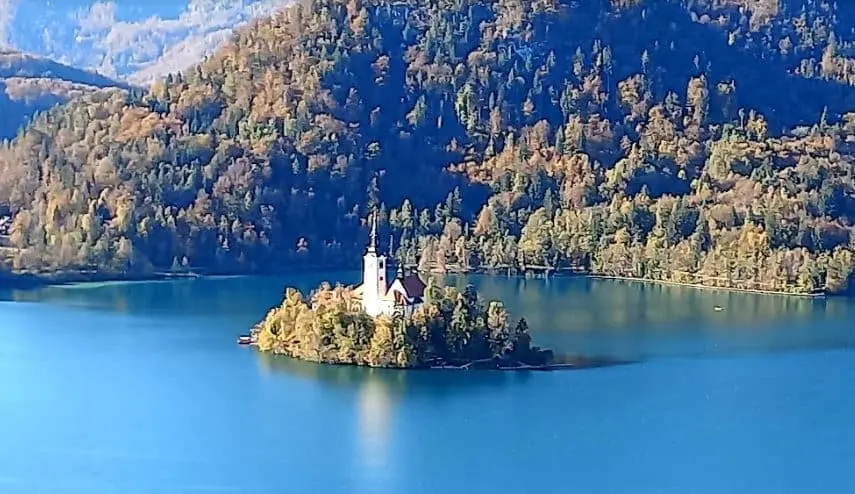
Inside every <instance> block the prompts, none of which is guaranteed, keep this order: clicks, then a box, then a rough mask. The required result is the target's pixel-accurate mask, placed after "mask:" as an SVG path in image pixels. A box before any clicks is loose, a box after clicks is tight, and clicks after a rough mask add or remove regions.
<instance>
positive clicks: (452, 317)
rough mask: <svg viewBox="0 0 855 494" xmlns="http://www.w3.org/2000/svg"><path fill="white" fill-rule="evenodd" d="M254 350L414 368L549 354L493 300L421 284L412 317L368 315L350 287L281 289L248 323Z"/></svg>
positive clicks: (513, 362)
mask: <svg viewBox="0 0 855 494" xmlns="http://www.w3.org/2000/svg"><path fill="white" fill-rule="evenodd" d="M252 339H253V341H254V342H255V345H256V346H257V347H258V349H259V350H261V351H262V352H273V353H276V354H280V355H287V356H289V357H295V358H300V359H303V360H310V361H314V362H323V363H336V364H353V365H364V366H370V367H396V368H418V367H426V366H447V365H458V366H459V365H470V364H472V363H476V362H479V361H485V360H494V361H495V362H497V364H503V365H508V366H518V365H520V364H523V365H545V364H547V363H548V359H549V358H550V356H551V352H549V351H546V350H540V349H538V348H536V347H532V346H531V336H530V335H529V332H528V325H527V324H526V322H525V319H520V320H519V321H518V322H517V323H516V324H515V325H513V326H512V325H511V324H510V322H509V316H508V313H507V311H506V310H505V308H504V306H503V305H502V303H501V302H498V301H490V302H488V303H486V304H485V303H484V302H483V301H482V300H480V299H479V297H478V294H477V292H476V291H475V289H474V288H473V287H472V286H471V285H469V286H467V287H466V288H465V289H464V290H462V291H461V290H458V289H456V288H454V287H445V288H439V287H437V286H435V285H433V284H429V285H428V288H427V290H426V292H425V302H424V304H423V305H422V306H420V307H419V308H417V309H416V310H415V312H414V313H413V315H412V316H410V317H403V316H395V317H391V318H390V317H387V316H385V315H382V316H380V317H377V318H374V317H371V316H369V315H368V314H366V313H365V311H363V310H362V305H361V303H360V301H359V298H358V297H356V296H355V295H354V293H353V290H352V289H349V288H345V287H342V286H336V287H331V286H330V285H328V284H325V285H323V286H321V287H320V288H319V289H318V290H315V291H314V292H313V293H312V294H311V295H310V296H309V297H304V296H303V295H302V294H301V293H300V292H299V291H298V290H296V289H293V288H289V289H287V290H286V291H285V298H284V300H283V301H282V304H281V305H280V306H279V307H276V308H274V309H272V310H271V311H270V312H269V313H268V314H267V316H266V317H265V318H264V320H263V321H261V322H260V323H259V324H258V325H256V327H255V328H253V334H252Z"/></svg>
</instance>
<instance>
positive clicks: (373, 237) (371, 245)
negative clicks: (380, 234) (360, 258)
mask: <svg viewBox="0 0 855 494" xmlns="http://www.w3.org/2000/svg"><path fill="white" fill-rule="evenodd" d="M368 252H369V253H372V254H373V253H376V252H377V212H376V211H375V212H373V213H371V234H370V235H369V241H368Z"/></svg>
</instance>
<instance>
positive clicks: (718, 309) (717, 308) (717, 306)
mask: <svg viewBox="0 0 855 494" xmlns="http://www.w3.org/2000/svg"><path fill="white" fill-rule="evenodd" d="M713 310H714V311H716V312H721V311H723V310H724V307H722V306H720V305H716V306H715V307H713Z"/></svg>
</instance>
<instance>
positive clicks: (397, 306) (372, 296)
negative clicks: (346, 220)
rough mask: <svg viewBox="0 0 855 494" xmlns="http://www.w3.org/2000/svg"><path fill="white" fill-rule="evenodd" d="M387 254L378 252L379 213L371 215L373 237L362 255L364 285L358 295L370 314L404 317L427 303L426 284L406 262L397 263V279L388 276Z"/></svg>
mask: <svg viewBox="0 0 855 494" xmlns="http://www.w3.org/2000/svg"><path fill="white" fill-rule="evenodd" d="M387 270H388V265H387V264H386V256H384V255H382V254H378V253H377V215H376V214H375V215H372V216H371V236H370V239H369V243H368V249H367V250H366V252H365V255H364V256H363V257H362V284H361V285H359V286H358V287H356V290H355V294H356V296H357V297H359V298H360V299H361V301H362V308H363V310H365V312H366V313H368V315H370V316H379V315H380V314H385V315H387V316H392V315H394V314H396V313H398V314H402V315H404V316H409V315H412V313H413V311H414V310H416V309H417V308H419V307H420V306H421V305H422V304H423V303H424V296H425V288H426V286H425V283H424V281H422V279H421V277H420V276H419V275H418V273H415V272H411V273H406V272H405V269H404V266H403V263H401V262H398V263H397V269H396V273H395V278H394V279H392V281H391V283H390V282H389V281H388V278H387V276H386V275H387Z"/></svg>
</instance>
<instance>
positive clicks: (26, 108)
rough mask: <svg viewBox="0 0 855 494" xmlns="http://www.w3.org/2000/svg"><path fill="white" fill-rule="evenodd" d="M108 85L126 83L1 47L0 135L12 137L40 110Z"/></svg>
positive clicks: (123, 86)
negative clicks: (1, 116) (0, 115)
mask: <svg viewBox="0 0 855 494" xmlns="http://www.w3.org/2000/svg"><path fill="white" fill-rule="evenodd" d="M107 87H117V88H128V87H129V86H128V85H127V84H126V83H120V82H117V81H114V80H112V79H110V78H107V77H104V76H102V75H99V74H95V73H93V72H88V71H85V70H80V69H76V68H74V67H69V66H67V65H63V64H61V63H58V62H54V61H53V60H48V59H45V58H41V57H37V56H34V55H30V54H25V53H21V52H17V51H12V50H0V114H2V115H3V118H2V119H0V138H9V137H12V136H13V135H14V134H15V132H16V131H17V130H18V128H20V127H21V126H22V125H24V124H25V123H26V122H27V121H28V120H29V119H30V117H32V115H33V114H35V113H37V112H39V111H44V110H47V109H49V108H51V107H53V106H55V105H57V104H60V103H63V102H65V101H68V100H69V99H71V98H74V97H77V96H82V95H84V94H87V93H91V92H93V91H96V90H98V89H100V88H107Z"/></svg>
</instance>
